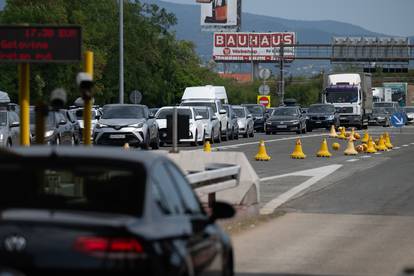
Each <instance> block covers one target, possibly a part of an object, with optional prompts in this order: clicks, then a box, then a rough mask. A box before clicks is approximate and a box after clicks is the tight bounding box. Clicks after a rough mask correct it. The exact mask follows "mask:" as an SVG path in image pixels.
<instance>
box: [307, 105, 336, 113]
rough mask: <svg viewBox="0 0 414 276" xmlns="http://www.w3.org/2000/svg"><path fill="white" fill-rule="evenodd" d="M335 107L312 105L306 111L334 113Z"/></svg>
mask: <svg viewBox="0 0 414 276" xmlns="http://www.w3.org/2000/svg"><path fill="white" fill-rule="evenodd" d="M334 112H335V107H334V106H332V105H312V106H311V107H309V109H308V111H307V113H334Z"/></svg>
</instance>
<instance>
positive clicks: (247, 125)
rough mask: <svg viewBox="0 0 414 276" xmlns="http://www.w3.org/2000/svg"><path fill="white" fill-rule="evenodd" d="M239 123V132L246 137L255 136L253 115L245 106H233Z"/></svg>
mask: <svg viewBox="0 0 414 276" xmlns="http://www.w3.org/2000/svg"><path fill="white" fill-rule="evenodd" d="M233 110H234V113H235V114H236V116H237V123H238V124H239V133H240V135H243V137H244V138H247V137H254V122H253V116H252V114H251V113H250V112H249V110H248V109H247V107H245V106H233Z"/></svg>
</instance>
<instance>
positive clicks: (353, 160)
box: [345, 159, 359, 162]
mask: <svg viewBox="0 0 414 276" xmlns="http://www.w3.org/2000/svg"><path fill="white" fill-rule="evenodd" d="M356 161H359V159H349V160H346V161H345V162H356Z"/></svg>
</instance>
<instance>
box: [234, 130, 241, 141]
mask: <svg viewBox="0 0 414 276" xmlns="http://www.w3.org/2000/svg"><path fill="white" fill-rule="evenodd" d="M239 135H240V133H239V131H237V132H236V134H235V136H234V139H236V140H239Z"/></svg>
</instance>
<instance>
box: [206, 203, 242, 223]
mask: <svg viewBox="0 0 414 276" xmlns="http://www.w3.org/2000/svg"><path fill="white" fill-rule="evenodd" d="M235 214H236V210H235V209H234V208H233V206H231V205H230V204H228V203H225V202H219V201H217V202H215V203H214V204H213V207H212V208H211V216H210V221H212V222H214V221H216V220H217V219H227V218H232V217H234V215H235Z"/></svg>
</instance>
